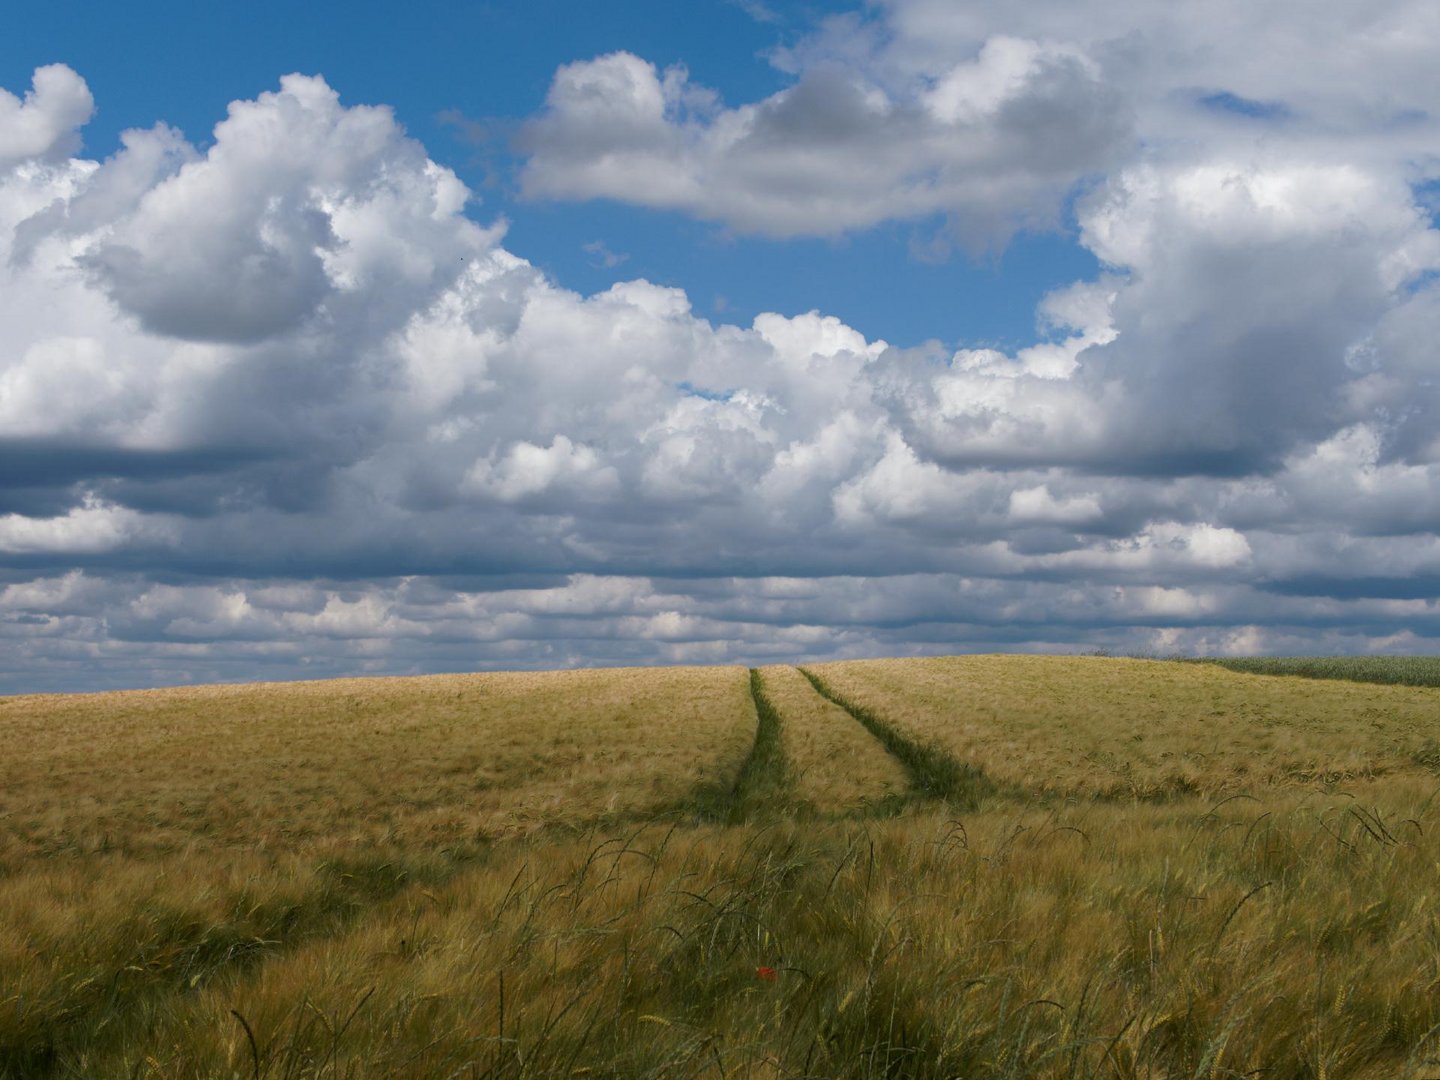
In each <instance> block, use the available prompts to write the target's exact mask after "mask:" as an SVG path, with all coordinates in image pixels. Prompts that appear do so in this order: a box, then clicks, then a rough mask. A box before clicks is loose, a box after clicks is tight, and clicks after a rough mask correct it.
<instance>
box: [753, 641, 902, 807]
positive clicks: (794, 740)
mask: <svg viewBox="0 0 1440 1080" xmlns="http://www.w3.org/2000/svg"><path fill="white" fill-rule="evenodd" d="M760 675H761V678H762V679H763V681H764V689H765V696H766V697H768V698H769V699H770V702H771V704H772V705H774V707H775V710H776V711H777V712H778V713H779V714H780V717H781V726H780V741H781V745H782V746H783V748H784V753H785V757H786V759H787V760H788V762H789V765H790V775H791V779H792V781H793V784H794V791H793V794H794V795H795V796H796V797H797V798H799V799H800V800H802V801H804V802H806V803H809V804H810V805H811V806H813V807H814V808H815V809H817V810H819V811H820V812H821V813H843V812H845V811H851V810H856V809H859V808H861V807H864V806H866V805H869V804H873V803H878V802H880V801H882V800H883V799H884V798H885V797H886V796H888V795H898V794H900V793H901V792H903V791H904V790H905V771H904V770H903V769H902V768H901V767H900V766H899V764H898V763H897V762H896V761H895V759H894V758H892V757H891V756H890V755H889V754H887V753H885V751H884V749H883V748H882V747H881V746H880V744H879V743H877V742H876V741H875V739H874V738H873V737H872V736H871V735H870V734H869V733H868V732H867V731H866V730H865V729H864V728H863V727H861V726H860V725H859V724H858V723H856V721H855V719H854V717H852V716H851V715H850V714H849V713H847V712H846V711H845V710H844V709H842V708H840V707H839V706H838V705H833V704H831V703H830V702H828V701H826V700H825V699H824V698H823V697H821V696H820V695H819V694H817V693H816V692H815V688H814V687H812V686H811V685H810V684H809V683H808V682H807V681H806V680H805V677H804V676H803V675H801V674H800V673H799V672H798V671H796V670H795V669H794V668H792V667H782V666H778V665H777V666H772V667H765V668H761V669H760Z"/></svg>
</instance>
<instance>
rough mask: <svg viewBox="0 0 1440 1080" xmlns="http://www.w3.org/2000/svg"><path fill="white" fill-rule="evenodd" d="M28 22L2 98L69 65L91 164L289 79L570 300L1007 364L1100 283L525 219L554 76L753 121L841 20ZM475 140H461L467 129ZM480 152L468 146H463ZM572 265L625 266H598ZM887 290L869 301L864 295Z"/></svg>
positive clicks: (389, 10)
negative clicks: (824, 29)
mask: <svg viewBox="0 0 1440 1080" xmlns="http://www.w3.org/2000/svg"><path fill="white" fill-rule="evenodd" d="M81 9H82V10H84V12H85V17H84V18H77V17H76V14H75V11H76V9H75V8H72V7H65V6H49V7H46V6H40V7H31V8H29V9H28V10H26V11H25V12H24V13H23V15H22V16H21V24H20V27H19V30H18V32H16V33H12V34H9V35H7V36H6V38H5V39H4V41H3V42H0V86H7V87H18V86H22V85H24V84H26V83H28V81H29V77H30V73H31V71H33V70H34V69H35V68H36V67H38V66H40V65H42V64H46V63H52V62H56V61H62V62H64V63H67V64H69V65H70V66H71V67H73V68H75V70H77V71H79V72H80V73H81V74H82V75H84V76H85V79H86V81H87V82H88V83H89V84H90V86H91V89H92V91H93V92H94V94H95V97H96V99H97V101H98V102H99V103H100V106H99V108H98V110H97V112H96V115H95V117H94V119H93V120H92V121H91V122H90V124H89V125H88V126H87V128H86V131H85V144H86V150H87V152H88V153H90V154H94V155H96V156H100V157H104V156H108V155H109V154H111V153H113V152H114V151H115V150H116V149H117V148H118V146H119V135H120V132H121V131H122V130H124V129H125V128H129V127H149V126H150V125H151V124H153V123H154V122H155V121H156V120H157V119H160V120H164V121H166V122H168V123H170V124H172V125H174V126H175V127H178V128H180V129H181V130H182V131H184V132H185V133H186V135H187V136H189V137H190V139H192V140H193V141H195V142H196V143H197V144H204V143H205V142H206V141H208V138H209V133H210V129H211V128H212V127H213V126H214V124H215V122H216V121H217V119H218V118H219V117H221V116H223V115H224V109H225V106H226V105H227V104H228V103H229V102H230V101H232V100H235V99H237V98H245V97H252V96H254V94H255V93H257V92H258V91H259V90H261V89H264V88H268V87H269V86H271V85H272V84H273V83H274V82H275V81H276V79H277V77H278V76H279V75H280V74H282V73H286V72H292V71H295V72H301V73H305V74H318V75H323V76H324V77H325V78H326V79H327V80H328V81H329V83H330V85H332V86H333V87H335V88H336V89H337V90H338V91H339V92H340V94H341V97H342V99H343V100H344V101H345V102H346V103H347V104H376V103H383V104H388V105H390V106H392V107H393V108H394V109H395V112H396V116H397V118H398V119H399V121H400V123H402V124H403V125H404V126H405V128H406V130H407V131H409V132H410V133H411V134H412V135H413V136H414V137H415V138H417V139H419V140H420V141H421V142H422V143H424V144H425V146H426V147H427V148H428V149H429V151H430V153H431V154H432V155H433V156H434V157H435V159H436V160H437V161H440V162H442V163H443V164H446V165H448V166H450V167H451V168H453V169H454V170H455V171H456V172H457V173H458V174H459V175H460V176H461V177H462V178H463V179H464V180H465V181H466V183H468V184H469V185H470V186H471V188H472V189H473V190H474V191H475V192H476V195H477V204H476V205H475V206H473V207H472V209H471V214H472V216H474V217H476V218H477V219H479V220H482V221H485V220H491V219H493V218H495V217H496V216H499V215H503V216H504V217H505V218H506V219H508V220H509V222H510V224H511V234H510V242H511V244H512V245H513V246H514V247H515V248H516V249H517V250H519V251H522V252H524V254H525V256H526V257H527V258H529V259H531V260H532V261H534V262H535V263H537V264H538V265H540V266H542V267H544V268H545V269H546V270H547V271H549V272H550V273H552V274H553V275H554V276H555V277H556V279H557V280H559V281H560V282H562V283H563V284H565V285H567V286H570V287H572V288H576V289H581V290H583V291H587V292H588V291H593V290H596V289H600V288H604V287H606V286H608V285H610V284H612V283H613V282H615V281H618V280H625V279H628V278H631V277H636V276H640V277H645V278H648V279H650V280H652V281H656V282H661V283H664V284H673V285H678V286H680V287H682V288H685V289H686V290H687V291H689V292H690V293H691V294H692V296H693V297H694V300H695V303H696V306H697V309H698V310H699V311H700V312H701V313H703V314H706V315H713V316H715V317H717V318H723V319H729V320H735V319H743V320H748V319H749V318H752V317H753V316H754V315H756V314H758V313H759V312H761V311H774V310H778V311H784V312H788V313H792V314H793V313H799V312H804V311H809V310H812V309H819V310H821V311H825V312H833V313H840V312H843V313H844V315H845V318H846V321H847V322H848V323H849V324H850V325H852V326H855V327H856V328H857V329H860V330H862V331H863V332H864V333H865V334H866V335H867V336H870V337H879V338H884V339H886V340H888V341H892V342H894V343H896V344H903V345H914V344H919V343H920V342H923V341H926V340H929V339H938V340H940V341H943V342H945V343H947V344H950V345H956V344H960V343H968V344H980V343H984V344H995V345H1000V346H1006V345H1009V346H1014V345H1016V344H1020V343H1024V342H1025V341H1027V340H1028V339H1029V338H1031V337H1032V336H1033V334H1034V329H1035V327H1034V314H1035V304H1036V302H1037V301H1038V300H1039V299H1040V297H1041V296H1042V295H1043V294H1044V293H1045V292H1046V291H1048V290H1049V289H1052V288H1054V287H1056V286H1057V285H1062V284H1065V283H1067V282H1069V281H1073V280H1075V279H1077V278H1079V277H1082V276H1086V275H1088V274H1091V273H1093V271H1094V266H1095V261H1094V259H1093V257H1092V256H1090V255H1089V253H1088V252H1086V251H1085V250H1084V249H1083V248H1081V247H1080V246H1079V245H1077V244H1076V243H1075V242H1074V236H1073V229H1067V228H1063V227H1062V228H1059V229H1055V230H1045V231H1042V232H1036V233H1033V234H1025V235H1022V236H1020V237H1018V238H1017V239H1016V240H1015V241H1014V242H1013V243H1012V244H1011V245H1009V246H1008V247H1007V248H1006V249H1004V250H1003V251H998V252H992V253H987V254H986V255H984V256H983V257H979V258H970V257H967V256H966V255H964V254H957V255H949V256H947V257H943V258H938V259H936V258H930V259H917V258H915V257H913V255H912V247H913V246H914V245H917V244H918V245H923V244H925V243H927V242H928V241H930V240H931V239H932V238H933V236H934V234H935V233H936V232H938V231H940V216H939V215H933V216H931V217H930V218H928V219H925V220H921V221H916V222H906V223H903V224H896V225H891V226H888V227H884V228H878V229H874V230H869V231H866V232H864V233H861V234H859V235H852V236H845V237H839V238H833V239H818V240H808V241H803V242H798V243H775V242H773V241H770V240H767V239H764V238H757V237H753V236H745V235H736V234H735V233H734V232H732V231H730V230H728V229H726V228H724V227H723V226H721V225H716V224H710V223H697V222H693V221H689V220H687V219H686V218H685V217H683V216H681V215H676V214H664V213H659V214H657V213H655V212H653V211H652V212H637V211H635V210H633V209H632V208H629V207H626V206H623V205H618V204H615V203H613V202H609V201H596V202H585V203H580V204H574V203H557V202H553V201H549V200H534V199H524V198H521V197H520V196H519V192H518V191H517V190H516V184H515V171H516V168H517V161H516V156H515V154H514V153H513V152H512V149H511V147H510V141H511V139H512V138H513V136H514V133H515V130H516V129H517V127H518V126H519V124H520V123H521V122H522V121H523V120H524V118H526V117H528V116H530V115H531V114H532V113H534V112H535V111H536V110H537V109H538V108H539V107H540V105H541V103H542V102H543V101H544V98H545V92H546V89H547V88H548V86H549V83H550V79H551V76H552V75H553V74H554V72H555V69H556V68H557V67H558V66H559V65H561V64H563V63H567V62H569V61H572V60H576V59H581V58H586V57H591V56H597V55H600V54H603V53H607V52H612V51H615V50H619V49H626V50H630V51H633V52H635V53H637V54H639V55H641V56H644V57H646V58H647V59H650V60H652V61H654V62H655V63H656V64H658V65H661V66H662V67H663V66H668V65H670V64H677V63H679V64H684V65H685V66H686V67H688V68H689V70H690V72H691V74H692V76H693V77H694V78H695V79H696V80H698V81H700V82H703V83H705V84H706V85H708V86H711V87H713V88H715V89H716V90H717V91H719V92H720V94H721V95H722V96H723V97H724V98H725V99H727V100H731V101H736V102H740V101H748V100H753V99H755V98H759V97H764V96H767V95H769V94H772V93H774V92H776V91H777V90H780V89H782V88H783V87H784V86H785V85H786V84H787V83H788V82H789V81H791V80H790V79H789V78H788V77H787V76H786V74H785V73H783V72H781V71H778V70H776V68H775V67H774V66H772V64H771V63H770V62H769V61H768V60H767V56H768V55H769V54H770V53H771V51H772V50H774V49H775V48H777V47H784V46H786V45H789V44H793V43H794V42H795V41H796V40H798V39H799V38H801V37H802V36H803V35H804V34H805V33H806V32H807V30H809V29H811V28H813V26H814V25H815V24H816V22H817V21H819V20H821V19H823V18H824V17H825V16H827V15H835V14H843V13H846V12H853V11H854V5H850V4H838V3H837V4H781V3H777V4H772V5H768V6H767V7H765V8H764V9H763V11H764V12H765V13H766V14H765V15H764V16H762V17H760V18H757V17H755V16H754V15H752V14H750V13H748V12H747V11H746V10H745V9H744V8H742V7H741V6H740V5H738V4H735V3H730V2H726V0H707V2H700V3H695V4H686V5H675V4H669V3H664V2H661V0H627V2H621V3H615V4H605V5H584V4H576V3H573V2H570V0H545V2H542V3H535V4H526V5H515V4H502V3H496V4H462V3H433V2H432V3H415V4H410V5H406V7H405V9H404V12H403V14H401V13H400V12H397V9H396V8H395V7H394V5H392V4H380V3H365V4H355V5H353V6H347V7H346V8H345V10H344V12H343V13H340V12H339V11H338V10H337V9H336V8H334V7H333V6H328V5H323V4H316V5H302V6H299V7H297V6H295V5H293V4H279V3H268V4H267V3H260V4H247V5H245V6H244V9H243V14H241V13H240V9H239V8H232V9H230V10H228V11H225V10H221V9H220V8H219V7H218V6H216V5H197V4H178V3H141V4H135V5H123V6H116V5H109V4H90V5H81ZM466 121H468V122H469V123H470V124H474V125H478V128H477V127H469V126H467V125H466V124H465V122H466ZM481 130H483V131H484V132H485V135H487V136H488V138H486V140H485V141H484V142H483V143H481V144H480V145H476V144H475V143H474V141H473V140H475V139H476V138H477V137H480V135H479V132H480V131H481ZM587 244H591V245H593V244H600V245H604V249H603V250H604V251H606V252H609V253H611V254H612V255H615V256H624V258H623V261H620V262H618V263H617V264H616V265H613V266H607V265H605V259H604V257H603V255H597V254H596V253H595V252H593V251H587V250H586V245H587ZM877 282H883V283H884V286H883V288H877V287H876V286H877Z"/></svg>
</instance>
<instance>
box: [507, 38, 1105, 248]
mask: <svg viewBox="0 0 1440 1080" xmlns="http://www.w3.org/2000/svg"><path fill="white" fill-rule="evenodd" d="M1127 129H1128V115H1127V112H1126V109H1125V107H1124V106H1123V103H1122V102H1121V101H1120V99H1119V97H1118V96H1117V95H1116V94H1115V93H1113V92H1112V91H1111V90H1110V89H1109V88H1107V87H1106V86H1105V85H1104V83H1103V82H1102V81H1101V80H1100V78H1099V72H1098V69H1097V68H1096V66H1095V65H1094V64H1093V63H1092V62H1091V61H1090V60H1089V59H1088V58H1087V57H1085V56H1084V55H1083V53H1081V52H1080V51H1079V50H1077V49H1074V48H1071V47H1068V46H1065V47H1053V46H1050V45H1047V44H1042V43H1040V42H1037V41H1028V40H1019V39H1013V38H1008V37H997V38H995V39H993V40H991V41H989V42H987V43H985V44H984V45H983V47H981V48H980V49H979V50H978V51H977V53H976V55H974V56H973V57H972V58H968V59H965V60H962V61H961V62H959V63H957V64H955V65H953V66H952V67H950V68H948V69H947V70H945V71H944V72H943V73H938V77H937V78H935V79H933V80H922V81H919V82H916V81H915V80H907V81H906V83H905V84H900V85H894V86H890V85H886V82H885V80H883V79H882V78H880V77H879V73H878V72H877V71H874V70H871V69H870V66H869V65H866V64H854V63H837V62H833V61H829V62H825V63H819V64H816V65H814V66H811V67H808V68H806V70H805V71H804V72H803V74H802V76H801V78H800V79H799V81H798V82H797V83H796V84H795V85H794V86H793V87H790V88H788V89H786V90H783V91H781V92H780V93H777V94H775V95H773V96H771V97H769V98H767V99H765V100H764V101H760V102H756V103H754V104H750V105H744V106H740V107H738V108H734V109H727V108H724V107H723V106H721V105H720V104H719V103H718V101H717V99H716V97H715V95H714V94H713V92H711V91H709V90H708V89H706V88H704V87H700V86H697V85H695V84H693V83H692V82H691V81H690V79H689V75H688V73H687V72H686V71H685V69H684V68H681V67H672V68H669V69H667V70H665V71H663V72H661V71H659V70H657V69H656V68H655V66H654V65H653V64H650V63H649V62H648V61H645V60H643V59H641V58H640V57H638V56H635V55H633V54H631V53H626V52H617V53H611V54H609V55H607V56H602V57H598V58H596V59H594V60H590V61H581V62H577V63H573V64H567V65H565V66H564V67H562V68H561V69H560V70H559V71H558V72H557V73H556V75H555V80H554V82H553V83H552V85H551V88H550V93H549V95H548V97H547V99H546V109H545V111H544V112H543V113H542V114H541V115H540V116H539V117H537V118H536V119H535V120H533V121H532V122H531V123H530V125H529V127H528V128H527V130H526V134H525V139H524V142H525V145H526V147H527V149H528V151H529V159H528V161H527V163H526V166H525V171H524V174H523V177H522V181H523V185H524V188H525V191H526V192H527V193H529V194H530V195H533V196H545V197H552V198H610V199H618V200H622V201H625V202H633V203H639V204H641V205H646V206H656V207H665V208H669V209H678V210H685V211H689V212H691V213H694V214H696V215H697V216H699V217H702V218H706V219H709V220H714V221H720V222H723V223H725V224H726V225H729V226H731V227H733V228H735V229H738V230H741V231H745V232H755V233H763V234H766V235H770V236H778V237H783V236H796V235H820V236H831V235H836V234H839V233H843V232H847V231H850V230H853V229H857V228H865V227H867V226H870V225H874V224H875V223H877V222H880V221H884V220H886V219H889V218H900V219H921V218H926V217H929V216H932V215H935V214H941V215H945V216H947V217H949V218H950V219H951V221H952V224H953V225H954V228H955V229H956V230H957V233H958V234H959V235H960V236H961V237H962V238H963V239H965V241H966V242H967V243H970V244H972V245H977V246H984V245H988V244H991V243H995V242H1001V241H1003V240H1005V239H1006V238H1007V237H1008V236H1009V234H1010V233H1011V232H1012V231H1013V230H1014V229H1015V228H1017V227H1022V226H1037V227H1048V226H1050V225H1052V224H1054V223H1055V222H1056V221H1057V220H1058V218H1057V215H1058V209H1059V203H1060V201H1061V199H1062V198H1063V196H1064V195H1065V193H1066V192H1067V191H1068V190H1069V189H1070V187H1071V186H1072V185H1073V184H1074V183H1075V182H1076V181H1077V180H1078V179H1079V178H1080V177H1082V176H1084V175H1086V174H1089V173H1092V172H1095V171H1097V170H1100V169H1102V168H1103V167H1104V166H1106V165H1107V164H1108V163H1109V162H1110V161H1111V160H1112V159H1113V157H1114V155H1115V154H1116V152H1117V151H1118V149H1119V148H1120V147H1121V146H1122V145H1123V144H1124V143H1125V141H1126V139H1127V134H1128V132H1127Z"/></svg>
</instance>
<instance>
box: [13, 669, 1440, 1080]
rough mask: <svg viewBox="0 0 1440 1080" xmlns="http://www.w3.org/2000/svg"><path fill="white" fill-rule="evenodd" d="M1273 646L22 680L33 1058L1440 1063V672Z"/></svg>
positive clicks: (353, 1073) (781, 1066) (530, 1069)
mask: <svg viewBox="0 0 1440 1080" xmlns="http://www.w3.org/2000/svg"><path fill="white" fill-rule="evenodd" d="M1267 665H1268V666H1267ZM1293 666H1294V665H1292V667H1293ZM1254 670H1255V669H1254V668H1252V669H1251V670H1231V668H1230V667H1229V666H1228V665H1227V666H1222V665H1220V664H1215V663H1174V662H1168V661H1158V660H1147V659H1132V658H1107V657H1095V656H1083V657H1074V656H1036V655H1029V654H991V655H984V656H961V657H934V658H917V659H877V660H860V661H833V662H825V663H816V664H806V665H801V666H799V667H792V666H789V665H771V666H765V667H758V668H744V667H738V666H733V665H729V666H724V665H722V666H714V667H671V668H590V669H569V670H560V671H554V672H528V671H527V672H505V673H477V674H463V675H430V676H378V677H365V678H345V679H322V680H303V681H294V682H271V683H252V684H245V683H232V684H212V685H207V686H197V687H165V688H153V689H137V690H124V691H102V692H97V693H87V694H76V695H63V694H62V695H55V694H46V695H15V696H9V697H4V698H0V735H3V736H4V738H5V741H6V745H7V747H8V748H9V751H10V752H9V753H8V755H7V756H6V757H5V758H4V760H3V761H0V1077H5V1078H9V1077H17V1078H18V1077H27V1078H28V1077H52V1076H55V1077H59V1076H75V1075H81V1076H97V1077H109V1076H116V1077H120V1076H152V1077H177V1078H178V1077H197V1078H198V1077H210V1076H234V1077H369V1076H407V1077H409V1076H413V1077H432V1076H433V1077H440V1076H577V1075H585V1076H614V1077H631V1076H652V1077H662V1076H682V1075H683V1076H707V1077H709V1076H714V1077H723V1076H776V1077H778V1076H795V1077H802V1076H803V1077H820V1076H866V1077H869V1076H937V1077H938V1076H977V1077H1001V1076H1009V1077H1026V1076H1037V1077H1052V1076H1053V1077H1080V1076H1086V1077H1090V1076H1104V1077H1155V1078H1159V1077H1170V1076H1180V1075H1185V1076H1214V1077H1221V1076H1250V1075H1263V1076H1267V1077H1269V1076H1285V1077H1297V1078H1298V1077H1321V1076H1323V1077H1341V1076H1353V1077H1376V1078H1378V1077H1392V1076H1409V1077H1417V1078H1418V1077H1422V1076H1431V1075H1437V1074H1440V1042H1437V1036H1440V1001H1437V999H1436V994H1435V991H1436V989H1437V988H1440V921H1437V918H1436V915H1435V913H1434V911H1433V905H1432V904H1430V903H1429V899H1428V898H1429V896H1430V895H1431V892H1432V890H1433V874H1434V867H1435V866H1436V865H1437V864H1440V844H1437V842H1436V837H1440V811H1437V810H1436V808H1435V802H1436V799H1435V796H1436V795H1437V794H1440V688H1437V687H1436V686H1435V685H1433V684H1424V685H1403V684H1402V683H1403V682H1407V681H1413V680H1414V679H1416V678H1419V677H1426V676H1427V673H1428V671H1429V668H1428V667H1427V665H1426V664H1425V663H1424V662H1423V661H1422V662H1408V661H1407V662H1405V663H1401V664H1398V665H1394V666H1393V668H1392V671H1391V674H1394V673H1395V672H1396V671H1398V672H1399V675H1401V676H1403V679H1402V678H1384V677H1383V676H1385V675H1386V671H1385V670H1384V662H1383V661H1378V660H1377V661H1374V662H1371V663H1370V665H1369V667H1368V668H1366V667H1365V665H1363V664H1362V665H1360V666H1359V667H1357V666H1356V665H1355V664H1354V663H1349V664H1348V665H1342V666H1341V667H1336V668H1334V669H1333V670H1336V671H1340V670H1343V671H1345V672H1347V673H1348V675H1349V676H1350V677H1348V678H1333V677H1331V678H1325V677H1317V674H1318V673H1320V672H1323V671H1325V670H1330V669H1327V668H1325V667H1324V666H1323V665H1321V666H1319V667H1317V666H1316V665H1315V664H1314V663H1309V666H1308V668H1307V669H1306V670H1305V671H1303V672H1292V671H1290V670H1286V668H1285V665H1284V664H1280V663H1277V662H1273V661H1267V662H1261V663H1260V665H1259V670H1261V674H1256V673H1253V671H1254ZM1357 673H1358V674H1357ZM1417 673H1418V674H1417ZM1367 677H1368V681H1357V679H1362V680H1363V679H1366V678H1367Z"/></svg>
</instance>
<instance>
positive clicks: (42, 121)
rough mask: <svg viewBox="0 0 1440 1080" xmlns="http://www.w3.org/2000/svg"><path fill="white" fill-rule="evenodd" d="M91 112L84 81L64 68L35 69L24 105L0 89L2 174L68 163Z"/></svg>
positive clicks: (0, 161)
mask: <svg viewBox="0 0 1440 1080" xmlns="http://www.w3.org/2000/svg"><path fill="white" fill-rule="evenodd" d="M94 111H95V101H94V99H93V98H91V96H90V88H89V87H88V86H86V85H85V80H84V79H82V78H80V76H79V75H77V74H75V72H74V71H72V70H71V69H70V68H68V67H66V66H65V65H64V64H49V65H47V66H45V67H42V68H36V69H35V77H34V80H33V82H32V85H31V89H30V91H29V92H28V93H27V94H26V95H25V97H24V99H23V100H22V99H21V98H18V97H16V96H15V95H14V94H12V93H10V92H9V91H7V90H4V89H0V171H3V170H5V169H8V168H12V167H14V166H15V165H18V164H20V163H21V162H25V161H34V162H49V161H53V160H57V159H64V158H66V157H68V156H69V155H70V154H72V153H74V152H75V151H76V150H78V149H79V148H80V128H81V127H82V126H83V125H84V123H85V121H87V120H89V119H90V115H91V113H93V112H94Z"/></svg>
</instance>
